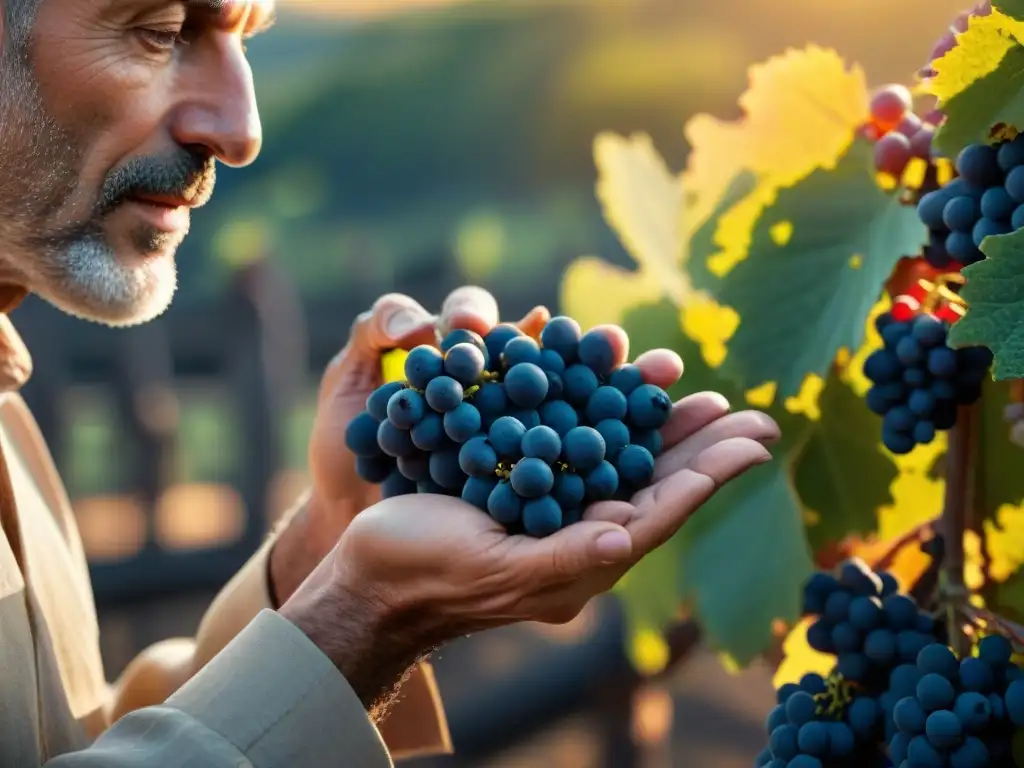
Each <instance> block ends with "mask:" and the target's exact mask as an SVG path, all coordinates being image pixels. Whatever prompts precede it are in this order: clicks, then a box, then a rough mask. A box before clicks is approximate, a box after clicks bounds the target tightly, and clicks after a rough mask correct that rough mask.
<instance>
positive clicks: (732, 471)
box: [569, 437, 771, 559]
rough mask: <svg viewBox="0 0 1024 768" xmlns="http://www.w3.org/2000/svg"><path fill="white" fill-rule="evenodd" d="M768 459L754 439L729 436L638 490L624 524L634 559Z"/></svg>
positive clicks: (766, 453) (657, 545) (672, 533)
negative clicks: (732, 482)
mask: <svg viewBox="0 0 1024 768" xmlns="http://www.w3.org/2000/svg"><path fill="white" fill-rule="evenodd" d="M770 460H771V454H770V453H768V450H767V449H766V448H765V447H764V446H763V445H761V444H760V443H759V442H757V441H756V440H751V439H749V438H746V437H735V438H730V439H727V440H724V441H722V442H720V443H716V444H715V445H712V446H711V447H710V448H708V449H707V450H705V451H703V452H702V453H701V454H700V455H699V456H697V457H695V459H694V461H693V462H692V465H691V466H690V467H688V468H686V469H682V470H680V471H678V472H676V473H675V474H673V475H670V476H669V477H667V478H665V479H664V480H662V481H660V482H658V483H655V484H654V485H652V486H650V487H648V488H645V489H644V490H642V491H640V493H638V494H637V496H636V511H635V512H634V514H633V519H632V520H631V521H630V522H629V523H627V525H626V526H625V528H626V530H628V531H629V534H630V537H631V538H632V540H633V555H634V558H636V559H639V558H640V557H643V556H644V555H645V554H647V553H648V552H650V551H652V550H654V549H656V548H657V547H660V546H661V545H662V544H664V543H665V542H666V541H668V540H669V539H670V538H672V536H674V535H675V533H676V531H678V530H679V529H680V528H681V527H682V525H683V523H685V522H686V521H687V520H688V519H689V517H690V515H692V514H693V513H694V512H695V511H696V510H697V509H699V508H700V506H701V505H702V504H704V503H705V502H706V501H707V500H708V499H710V498H711V497H712V496H713V495H714V493H715V492H716V491H717V490H718V489H719V488H721V487H722V486H723V485H724V484H725V483H727V482H729V481H730V480H733V479H735V478H736V477H738V476H739V475H741V474H743V473H744V472H746V471H747V470H748V469H750V468H751V467H754V466H757V465H759V464H764V463H765V462H767V461H770ZM571 527H572V526H569V528H571Z"/></svg>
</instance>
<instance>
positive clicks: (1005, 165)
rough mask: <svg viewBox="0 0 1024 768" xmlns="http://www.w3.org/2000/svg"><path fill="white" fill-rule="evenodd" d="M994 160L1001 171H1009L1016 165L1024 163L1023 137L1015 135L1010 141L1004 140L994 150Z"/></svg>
mask: <svg viewBox="0 0 1024 768" xmlns="http://www.w3.org/2000/svg"><path fill="white" fill-rule="evenodd" d="M996 161H997V162H998V163H999V167H1000V169H1002V171H1003V173H1009V172H1010V171H1012V170H1013V169H1014V168H1016V167H1017V166H1018V165H1024V138H1022V137H1021V136H1017V137H1015V138H1014V139H1013V140H1012V141H1004V142H1003V143H1002V144H1000V145H999V149H998V150H996Z"/></svg>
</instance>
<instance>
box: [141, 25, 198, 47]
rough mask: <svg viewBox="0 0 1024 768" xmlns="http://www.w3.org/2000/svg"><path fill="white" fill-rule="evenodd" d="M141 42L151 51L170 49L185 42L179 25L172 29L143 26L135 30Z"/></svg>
mask: <svg viewBox="0 0 1024 768" xmlns="http://www.w3.org/2000/svg"><path fill="white" fill-rule="evenodd" d="M136 31H137V33H138V35H139V37H140V38H141V40H142V42H143V44H144V45H145V46H146V47H147V48H150V49H151V50H153V51H157V52H166V51H171V50H173V49H174V47H175V46H177V45H184V44H187V42H188V41H187V40H185V39H184V38H183V37H182V29H181V28H180V27H178V28H174V29H152V28H148V27H143V28H141V29H138V30H136Z"/></svg>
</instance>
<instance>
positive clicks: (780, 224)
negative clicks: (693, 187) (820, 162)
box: [710, 142, 927, 397]
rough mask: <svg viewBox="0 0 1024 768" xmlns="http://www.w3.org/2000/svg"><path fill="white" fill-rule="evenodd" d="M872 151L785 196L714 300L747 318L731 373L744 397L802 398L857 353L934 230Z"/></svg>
mask: <svg viewBox="0 0 1024 768" xmlns="http://www.w3.org/2000/svg"><path fill="white" fill-rule="evenodd" d="M871 162H872V149H871V147H870V146H869V145H868V144H867V143H866V142H857V143H855V144H854V145H853V146H852V147H851V149H850V151H849V152H848V153H847V154H846V156H844V157H843V159H842V160H840V161H839V163H838V164H837V165H836V167H835V168H834V169H832V170H817V171H814V172H813V173H812V174H811V175H810V176H808V177H807V178H806V179H804V180H803V181H800V182H798V183H797V184H796V185H795V186H792V187H789V188H787V189H784V190H782V191H781V192H779V194H778V198H777V201H776V202H775V204H774V205H772V206H771V207H770V208H768V209H766V210H765V211H764V213H763V214H762V215H761V217H760V218H759V219H758V222H757V224H756V225H755V227H754V231H753V233H752V238H751V246H750V252H749V254H748V256H747V258H746V259H744V260H743V261H741V262H740V263H739V264H737V265H736V266H735V267H734V268H733V269H732V270H731V271H730V272H728V274H726V275H725V277H724V278H723V279H722V281H721V283H720V284H719V285H718V286H717V287H715V288H714V289H713V290H711V291H710V293H711V294H712V295H713V297H714V298H715V300H717V301H718V302H719V303H721V304H724V305H727V306H730V307H732V308H733V309H734V310H736V311H737V312H738V313H739V315H740V318H741V320H740V325H739V328H737V330H736V333H735V335H734V336H733V337H732V339H731V340H730V342H729V354H728V356H727V357H726V360H725V363H724V364H723V365H724V369H725V371H726V373H727V374H728V375H730V376H732V377H734V378H735V379H736V380H737V381H739V382H740V383H741V384H742V386H744V387H745V388H753V387H757V386H759V385H761V384H764V383H765V382H768V381H773V382H776V383H777V384H778V392H779V394H780V395H781V396H783V397H785V396H788V395H792V394H795V393H796V392H797V391H798V389H799V387H800V386H801V384H802V382H803V380H804V378H805V377H806V376H807V374H809V373H813V374H817V375H819V376H824V375H826V374H827V372H828V369H829V367H830V366H831V365H832V362H833V361H834V360H835V358H836V354H837V353H838V352H839V350H840V349H841V348H846V349H857V348H858V347H859V346H860V344H861V342H862V341H863V339H864V324H865V321H866V320H867V317H868V315H869V313H870V312H871V310H872V308H873V306H874V305H875V303H876V302H877V301H878V297H879V295H880V293H881V291H882V286H883V285H884V284H885V281H886V280H887V279H888V278H889V275H890V273H891V272H892V270H893V267H894V266H895V264H896V262H897V261H899V259H900V258H901V257H902V256H904V255H905V254H909V253H918V252H919V250H920V248H921V245H922V244H923V243H924V242H925V239H926V237H927V231H926V229H925V227H924V225H923V224H922V223H921V221H920V219H919V218H918V216H917V212H916V211H915V210H914V208H913V207H910V206H905V205H902V204H901V203H900V201H899V199H898V197H897V196H895V195H892V194H888V193H886V192H884V191H883V190H881V189H880V188H879V187H878V185H877V184H876V183H875V180H874V177H873V175H872V174H871V173H870V168H871Z"/></svg>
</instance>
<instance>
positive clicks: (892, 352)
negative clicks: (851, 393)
mask: <svg viewBox="0 0 1024 768" xmlns="http://www.w3.org/2000/svg"><path fill="white" fill-rule="evenodd" d="M876 328H877V329H878V332H879V333H880V334H881V336H882V341H883V342H884V345H885V346H884V347H883V348H882V349H879V350H877V351H875V352H873V353H872V354H871V356H870V357H868V359H867V360H866V361H865V362H864V375H865V376H866V377H867V378H868V379H869V380H870V381H871V382H872V387H871V389H870V390H868V394H867V404H868V408H870V409H871V410H872V411H873V412H874V413H877V414H878V415H880V416H882V442H883V444H884V445H885V446H886V447H887V448H888V449H889V450H890V451H892V452H893V453H896V454H905V453H910V451H912V450H913V449H914V447H915V446H917V445H924V444H927V443H930V442H931V441H932V440H934V439H935V433H936V432H937V431H938V430H948V429H951V428H952V427H953V425H954V424H955V423H956V417H957V407H958V406H960V405H970V404H971V403H974V402H976V401H977V400H978V398H979V397H981V390H982V385H983V382H984V380H985V377H986V376H987V375H988V371H989V368H990V366H991V365H992V353H991V352H990V351H989V350H988V349H986V348H985V347H965V348H963V349H951V348H950V347H949V346H947V344H946V337H947V334H948V332H949V326H948V325H947V324H946V323H945V322H943V321H942V320H939V319H938V318H936V317H934V316H932V315H929V314H921V315H918V316H916V317H914V318H913V319H911V320H908V321H906V322H900V321H898V320H895V319H894V318H893V317H892V315H891V314H888V313H887V314H884V315H881V316H879V318H878V320H877V321H876Z"/></svg>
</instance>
